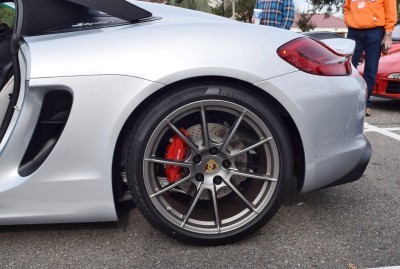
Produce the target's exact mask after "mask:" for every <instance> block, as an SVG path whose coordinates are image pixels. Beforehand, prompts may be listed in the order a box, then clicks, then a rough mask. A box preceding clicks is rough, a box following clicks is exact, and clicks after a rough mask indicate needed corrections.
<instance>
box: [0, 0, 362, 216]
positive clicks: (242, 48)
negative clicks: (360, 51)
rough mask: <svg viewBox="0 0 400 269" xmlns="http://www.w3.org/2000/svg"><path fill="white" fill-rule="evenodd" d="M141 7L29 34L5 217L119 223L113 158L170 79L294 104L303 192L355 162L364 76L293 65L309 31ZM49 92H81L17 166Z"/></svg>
mask: <svg viewBox="0 0 400 269" xmlns="http://www.w3.org/2000/svg"><path fill="white" fill-rule="evenodd" d="M135 4H137V5H138V6H139V7H142V8H144V9H146V10H148V11H149V12H151V13H152V14H153V15H154V18H153V20H148V21H140V22H137V23H133V24H131V25H125V26H117V27H109V28H102V29H93V30H87V31H74V32H68V33H58V34H46V35H43V36H35V37H24V39H23V40H22V41H23V42H25V43H24V44H23V45H22V47H21V50H20V56H19V57H20V65H21V73H22V74H21V76H22V78H24V79H23V81H22V84H21V91H20V95H19V99H18V102H17V105H16V110H15V113H14V115H13V118H12V120H11V123H10V125H9V128H8V130H7V134H6V135H5V136H4V138H3V140H2V141H1V143H0V224H27V223H56V222H90V221H112V220H116V219H117V214H116V210H115V206H114V201H115V197H114V196H113V188H112V172H113V171H112V168H113V167H112V164H113V160H114V159H113V158H114V154H115V147H116V144H117V141H118V139H119V137H120V134H121V130H122V129H123V127H124V125H125V124H126V122H127V120H128V118H129V117H131V116H133V117H136V116H137V115H136V114H135V111H136V109H137V108H138V106H139V105H140V104H143V103H144V102H145V101H147V100H148V98H150V97H151V96H152V94H155V93H157V92H158V91H161V90H163V89H165V88H164V87H165V86H168V85H171V84H172V83H176V82H180V81H184V80H188V79H192V78H199V77H204V76H206V77H219V78H221V79H224V78H232V79H235V80H236V81H241V82H242V83H244V84H248V85H253V86H254V87H258V88H259V89H260V90H262V91H264V92H265V94H266V95H268V96H271V97H272V98H273V99H275V100H277V101H278V102H279V103H280V105H282V107H283V108H284V109H285V110H286V111H287V112H288V116H289V117H291V118H292V119H293V122H294V123H295V125H296V127H297V129H298V131H299V133H300V137H301V139H302V143H303V145H304V148H305V149H304V156H305V160H304V171H305V175H304V179H305V180H304V181H305V182H304V184H303V186H301V191H303V192H306V191H312V190H315V189H318V188H321V187H324V186H327V185H329V184H331V183H333V182H334V181H335V180H337V179H339V178H341V177H342V176H343V175H345V174H346V173H348V172H349V171H351V170H352V169H354V168H355V166H356V162H357V160H358V159H360V158H361V157H360V156H361V155H362V151H363V149H365V148H366V145H367V140H366V138H365V136H364V135H363V120H364V107H365V84H364V83H363V80H362V79H361V77H360V76H359V75H358V73H357V72H356V71H355V70H353V74H352V75H351V76H343V77H320V76H315V75H310V74H306V73H303V72H301V71H299V70H298V69H297V68H295V67H293V66H292V65H290V64H288V63H286V62H285V61H283V60H282V59H281V58H279V56H278V55H277V53H276V50H277V49H278V47H279V46H280V45H283V44H285V43H286V42H288V41H291V40H294V39H296V38H300V37H301V35H299V34H296V33H292V32H289V31H285V30H282V29H276V28H271V27H264V26H256V25H251V24H244V23H238V22H233V21H230V20H227V19H223V18H220V17H217V16H214V15H210V14H204V13H200V12H196V11H190V10H184V9H180V8H174V7H169V6H164V5H157V4H151V3H144V2H135ZM271 36H273V37H274V38H273V39H271ZM255 37H257V38H255ZM22 41H21V42H22ZM310 81H313V84H311V83H310ZM50 90H65V91H68V92H70V93H71V95H72V97H73V105H72V109H71V113H70V115H69V118H68V121H67V123H66V125H65V128H64V129H63V131H62V134H61V136H60V138H59V140H58V142H57V144H56V145H55V147H54V148H53V150H52V151H51V153H50V154H49V156H48V157H47V159H46V160H45V161H44V162H43V163H42V164H41V166H40V167H39V168H38V169H37V170H36V171H34V172H33V173H32V174H30V175H27V176H21V175H20V174H19V173H18V166H19V165H20V163H21V159H22V158H23V155H24V152H25V151H26V149H27V147H28V144H29V142H30V140H31V139H32V133H33V132H34V129H35V126H36V122H37V120H38V117H39V114H40V109H41V105H42V103H43V98H44V95H45V94H46V92H48V91H50Z"/></svg>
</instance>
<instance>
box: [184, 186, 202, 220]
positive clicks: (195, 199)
mask: <svg viewBox="0 0 400 269" xmlns="http://www.w3.org/2000/svg"><path fill="white" fill-rule="evenodd" d="M203 190H204V186H203V182H202V183H200V184H199V186H198V187H197V193H196V195H195V196H193V198H192V201H191V202H190V205H189V210H188V212H187V214H186V216H185V219H184V220H183V222H182V225H181V228H183V227H184V226H185V225H186V223H187V221H188V219H189V217H190V214H192V211H193V209H194V208H195V206H196V204H197V202H198V201H199V199H200V196H201V194H202V193H203Z"/></svg>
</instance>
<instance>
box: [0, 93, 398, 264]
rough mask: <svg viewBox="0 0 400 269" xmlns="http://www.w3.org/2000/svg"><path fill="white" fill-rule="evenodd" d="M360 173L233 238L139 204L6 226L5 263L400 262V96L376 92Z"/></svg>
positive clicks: (2, 235)
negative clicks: (162, 221) (180, 236)
mask: <svg viewBox="0 0 400 269" xmlns="http://www.w3.org/2000/svg"><path fill="white" fill-rule="evenodd" d="M373 100H374V109H373V115H372V117H368V118H367V119H366V123H367V124H366V135H367V137H368V139H369V140H370V142H371V144H372V147H373V154H372V159H371V161H370V163H369V165H368V168H367V170H366V172H365V174H364V175H363V177H362V179H361V180H359V181H357V182H354V183H350V184H346V185H342V186H338V187H333V188H329V189H324V190H320V191H316V192H312V193H307V194H296V193H292V194H290V195H289V197H288V199H287V200H286V201H285V203H284V205H283V206H282V208H281V209H280V210H279V212H278V213H277V214H276V216H275V217H274V218H273V219H272V220H271V221H270V222H269V223H268V224H267V225H265V226H264V227H263V228H262V229H261V230H260V231H258V232H257V233H255V234H254V235H252V236H251V237H249V238H246V239H244V240H242V241H240V242H237V243H235V244H231V245H225V246H218V247H198V246H192V245H187V244H183V243H180V242H178V241H174V240H172V239H170V238H167V237H166V236H164V235H163V234H161V233H160V232H158V231H157V230H156V229H154V228H153V227H151V226H150V225H149V224H148V223H147V221H146V220H145V219H144V218H143V217H142V216H141V215H140V213H139V211H138V210H137V209H136V208H132V207H130V206H129V205H126V206H125V208H124V209H123V210H122V218H121V220H120V221H119V223H94V224H93V223H86V224H60V225H29V226H3V227H1V226H0V268H350V269H354V268H378V267H388V266H398V265H400V195H399V192H400V176H399V172H398V169H399V153H400V116H399V115H400V102H396V101H390V100H383V99H376V98H375V99H373Z"/></svg>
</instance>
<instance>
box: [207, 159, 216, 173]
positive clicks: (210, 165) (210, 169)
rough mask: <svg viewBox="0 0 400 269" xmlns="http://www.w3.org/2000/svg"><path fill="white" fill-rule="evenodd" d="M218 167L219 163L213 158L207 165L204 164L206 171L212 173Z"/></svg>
mask: <svg viewBox="0 0 400 269" xmlns="http://www.w3.org/2000/svg"><path fill="white" fill-rule="evenodd" d="M217 168H218V164H217V162H216V161H214V160H213V159H210V160H209V161H208V162H207V163H206V165H205V166H204V170H205V172H206V173H212V172H214V171H215V170H216V169H217Z"/></svg>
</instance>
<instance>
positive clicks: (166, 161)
mask: <svg viewBox="0 0 400 269" xmlns="http://www.w3.org/2000/svg"><path fill="white" fill-rule="evenodd" d="M144 161H145V162H153V163H161V164H170V165H176V166H181V167H186V168H189V170H190V171H191V168H192V167H193V163H190V162H182V161H174V160H170V159H165V158H159V157H151V158H145V159H144Z"/></svg>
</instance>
